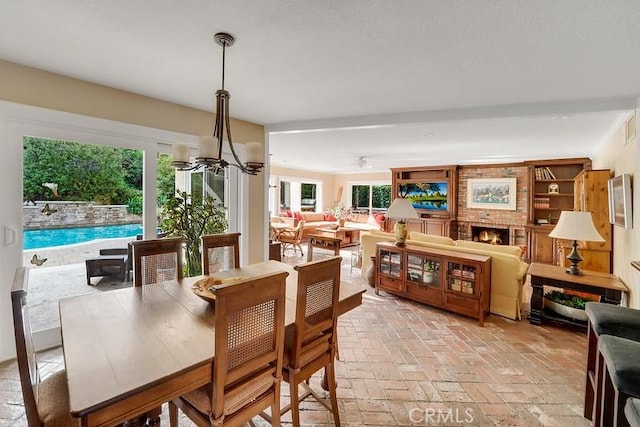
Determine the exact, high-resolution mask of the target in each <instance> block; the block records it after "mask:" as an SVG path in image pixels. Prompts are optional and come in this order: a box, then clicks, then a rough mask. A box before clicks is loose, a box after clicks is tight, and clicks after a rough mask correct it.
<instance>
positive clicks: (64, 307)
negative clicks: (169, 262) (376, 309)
mask: <svg viewBox="0 0 640 427" xmlns="http://www.w3.org/2000/svg"><path fill="white" fill-rule="evenodd" d="M279 271H286V272H287V273H289V275H288V277H287V279H286V307H285V308H286V309H285V327H287V328H292V327H293V324H294V322H295V309H296V296H297V292H296V288H297V273H296V271H295V270H294V269H293V267H292V266H290V265H288V264H283V263H281V262H278V261H265V262H260V263H257V264H252V265H248V266H245V267H241V268H237V269H233V270H227V271H222V272H217V273H216V274H215V275H214V276H215V277H216V278H219V279H221V280H225V279H231V278H236V277H240V278H249V277H256V276H260V275H264V274H269V273H276V272H279ZM204 277H205V276H198V277H190V278H184V279H182V280H180V281H178V280H170V281H166V282H161V283H157V284H152V285H145V286H138V287H131V288H125V289H119V290H114V291H110V292H105V293H101V294H90V295H83V296H77V297H71V298H65V299H62V300H60V324H61V329H62V341H63V351H64V359H65V367H66V372H67V381H68V387H69V403H70V410H71V413H72V415H73V416H75V417H78V418H80V419H81V425H82V426H83V427H93V426H104V427H107V426H114V425H117V424H121V423H123V422H124V421H126V420H128V419H131V418H134V417H135V416H137V415H138V414H140V413H144V412H146V411H148V410H151V409H153V408H155V407H157V406H158V405H161V404H163V403H165V402H167V401H169V400H171V399H173V398H176V397H178V396H180V395H183V394H185V393H186V392H188V391H191V390H194V389H196V388H198V387H200V386H202V385H204V384H207V383H208V382H210V381H211V372H212V362H213V359H214V356H215V355H214V333H213V321H214V313H215V302H213V303H210V302H207V301H205V300H204V299H202V298H200V297H199V296H197V295H196V294H195V293H194V292H193V286H194V284H195V283H196V282H197V281H198V280H200V279H203V278H204ZM364 291H365V289H364V288H363V287H361V286H358V285H354V284H350V283H346V282H342V283H341V285H340V298H339V299H340V303H339V307H338V311H339V314H344V313H346V312H348V311H350V310H352V309H354V308H355V307H357V306H359V305H360V304H362V294H363V293H364Z"/></svg>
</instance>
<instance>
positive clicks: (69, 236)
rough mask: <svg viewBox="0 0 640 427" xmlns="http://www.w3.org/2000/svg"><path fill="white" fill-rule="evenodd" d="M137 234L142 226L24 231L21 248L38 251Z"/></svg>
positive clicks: (104, 226) (127, 225) (128, 225)
mask: <svg viewBox="0 0 640 427" xmlns="http://www.w3.org/2000/svg"><path fill="white" fill-rule="evenodd" d="M138 234H142V224H122V225H102V226H96V227H74V228H49V229H42V230H25V231H24V233H23V237H24V239H23V248H24V249H25V250H27V249H40V248H48V247H51V246H63V245H72V244H74V243H83V242H89V241H91V240H96V239H112V238H119V237H135V236H136V235H138Z"/></svg>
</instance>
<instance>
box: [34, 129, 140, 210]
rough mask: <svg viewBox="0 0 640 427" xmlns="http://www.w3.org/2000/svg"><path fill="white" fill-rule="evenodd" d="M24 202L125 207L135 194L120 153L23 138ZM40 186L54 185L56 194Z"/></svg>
mask: <svg viewBox="0 0 640 427" xmlns="http://www.w3.org/2000/svg"><path fill="white" fill-rule="evenodd" d="M23 148H24V177H23V183H24V198H25V200H80V201H96V202H99V203H105V204H125V203H127V200H128V199H129V198H130V197H132V195H134V194H135V192H134V193H132V191H131V190H132V187H130V186H128V185H127V183H126V181H125V173H124V172H123V151H124V150H123V149H119V148H113V147H105V146H98V145H90V144H82V143H78V142H68V141H59V140H50V139H42V138H35V137H25V139H24V145H23ZM44 183H55V184H57V194H56V193H54V192H53V191H52V190H50V189H49V188H46V187H44V186H43V185H42V184H44Z"/></svg>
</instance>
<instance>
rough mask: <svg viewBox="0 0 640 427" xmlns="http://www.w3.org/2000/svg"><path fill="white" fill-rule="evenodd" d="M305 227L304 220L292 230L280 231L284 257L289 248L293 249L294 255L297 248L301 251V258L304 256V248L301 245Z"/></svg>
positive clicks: (279, 238) (279, 236) (279, 237)
mask: <svg viewBox="0 0 640 427" xmlns="http://www.w3.org/2000/svg"><path fill="white" fill-rule="evenodd" d="M303 227H304V220H302V219H301V220H300V221H298V225H296V226H295V227H294V228H291V229H284V230H282V231H280V234H279V235H278V240H280V243H281V244H282V255H284V252H285V251H286V250H287V248H288V247H292V248H293V252H294V254H295V253H296V247H297V248H298V249H300V256H304V253H302V246H300V243H301V242H302V231H303Z"/></svg>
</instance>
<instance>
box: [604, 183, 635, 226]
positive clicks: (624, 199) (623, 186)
mask: <svg viewBox="0 0 640 427" xmlns="http://www.w3.org/2000/svg"><path fill="white" fill-rule="evenodd" d="M631 218H632V216H631V175H628V174H624V175H618V176H616V177H614V178H611V179H610V180H609V222H610V223H611V224H613V225H617V226H619V227H622V228H631Z"/></svg>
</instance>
